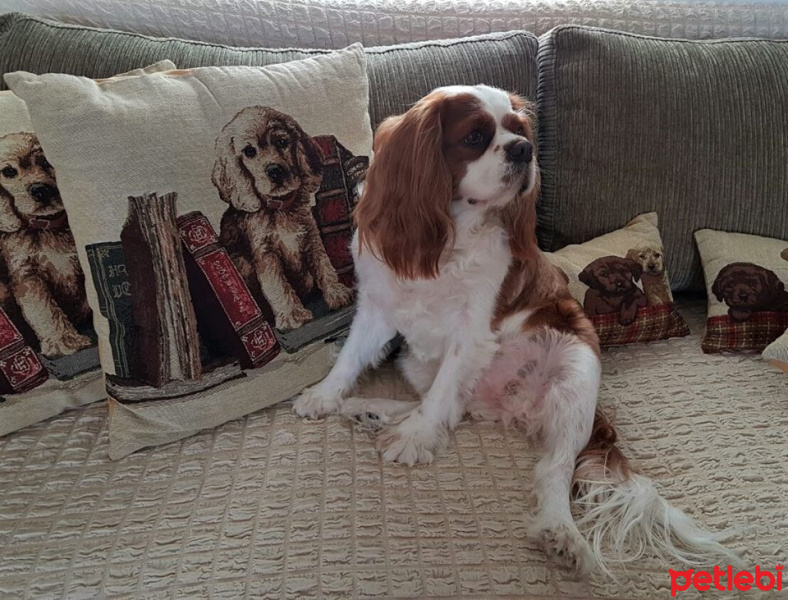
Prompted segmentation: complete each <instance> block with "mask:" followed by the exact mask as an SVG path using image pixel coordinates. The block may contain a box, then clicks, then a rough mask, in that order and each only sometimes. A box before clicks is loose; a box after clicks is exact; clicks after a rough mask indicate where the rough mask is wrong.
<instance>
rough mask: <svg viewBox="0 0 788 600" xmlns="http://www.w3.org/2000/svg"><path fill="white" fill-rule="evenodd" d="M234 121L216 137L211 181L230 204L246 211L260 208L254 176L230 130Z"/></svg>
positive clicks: (220, 195)
mask: <svg viewBox="0 0 788 600" xmlns="http://www.w3.org/2000/svg"><path fill="white" fill-rule="evenodd" d="M232 124H233V122H232V121H230V123H228V124H227V125H226V126H225V128H224V129H222V132H221V133H220V134H219V137H217V138H216V148H215V156H216V162H215V163H214V165H213V172H212V173H211V181H212V182H213V185H215V186H216V189H217V190H219V197H220V198H221V199H222V200H224V201H225V202H227V203H228V204H229V205H230V206H232V207H234V208H237V209H238V210H242V211H244V212H256V211H258V210H259V209H260V198H258V197H257V194H256V193H255V190H254V185H253V181H252V176H251V175H250V174H249V173H248V172H247V170H246V169H245V168H244V166H243V165H242V164H241V156H240V153H239V152H236V149H235V146H234V144H233V136H232V135H231V132H230V126H231V125H232Z"/></svg>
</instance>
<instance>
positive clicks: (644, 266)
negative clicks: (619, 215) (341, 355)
mask: <svg viewBox="0 0 788 600" xmlns="http://www.w3.org/2000/svg"><path fill="white" fill-rule="evenodd" d="M548 258H549V259H550V261H551V262H552V263H553V264H555V265H556V266H558V267H559V268H560V269H561V270H562V271H563V272H564V273H565V274H566V275H567V277H568V278H569V290H570V291H571V293H572V295H573V296H574V297H575V299H576V300H577V301H578V302H580V303H581V304H582V305H583V308H584V309H585V311H586V313H587V314H588V316H589V317H590V318H591V321H592V322H593V323H594V326H595V327H596V329H597V333H598V334H599V341H600V343H601V344H602V345H603V346H614V345H620V344H635V343H639V342H652V341H655V340H662V339H665V338H671V337H681V336H685V335H688V334H689V328H688V327H687V324H686V323H685V322H684V319H683V318H682V317H681V315H680V314H679V313H678V312H677V311H676V309H675V306H674V304H673V295H672V294H671V291H670V283H669V281H668V275H667V271H666V270H665V257H664V254H663V252H662V239H661V237H660V235H659V229H658V227H657V215H656V213H649V214H645V215H640V216H638V217H636V218H635V219H633V220H632V221H630V222H629V223H628V224H627V225H626V226H625V227H624V228H622V229H619V230H617V231H614V232H612V233H608V234H607V235H603V236H600V237H598V238H594V239H593V240H590V241H588V242H586V243H585V244H579V245H572V246H567V247H566V248H563V249H561V250H559V251H558V252H555V253H552V254H548Z"/></svg>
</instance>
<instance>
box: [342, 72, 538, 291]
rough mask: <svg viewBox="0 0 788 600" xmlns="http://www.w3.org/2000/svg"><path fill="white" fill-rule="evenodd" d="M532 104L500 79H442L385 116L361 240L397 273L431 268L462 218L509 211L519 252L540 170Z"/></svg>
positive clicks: (433, 271) (421, 273)
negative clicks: (462, 82) (495, 84)
mask: <svg viewBox="0 0 788 600" xmlns="http://www.w3.org/2000/svg"><path fill="white" fill-rule="evenodd" d="M530 115H531V112H530V110H529V106H528V104H527V103H526V102H525V100H523V99H522V98H520V97H519V96H515V95H513V94H509V93H507V92H505V91H503V90H499V89H496V88H492V87H488V86H484V85H477V86H450V87H443V88H438V89H436V90H434V91H433V92H431V93H430V94H428V95H427V96H425V97H424V98H422V99H421V100H419V101H418V102H417V103H416V104H415V105H414V106H413V107H412V108H411V109H410V110H408V111H407V112H406V113H405V114H402V115H398V116H394V117H390V118H388V119H386V120H385V121H384V122H383V123H381V125H380V127H378V130H377V132H376V134H375V160H374V161H373V162H372V164H371V165H370V167H369V171H367V175H366V180H365V182H364V192H363V195H362V197H361V200H360V202H359V205H358V207H357V209H356V213H355V218H356V224H357V225H358V231H359V237H360V242H361V244H362V246H369V247H370V249H371V250H372V251H373V252H375V253H376V254H377V255H378V256H379V257H380V258H381V259H382V260H383V261H384V262H385V263H386V264H387V265H388V266H389V267H390V268H391V269H392V270H393V271H394V272H395V273H396V274H397V275H399V276H401V277H405V278H429V277H434V276H436V275H437V274H438V272H439V267H440V259H441V256H442V255H443V253H444V251H445V250H446V248H447V247H450V246H451V244H452V242H453V236H454V230H455V222H456V221H457V220H458V219H476V218H480V219H482V218H487V216H488V215H490V216H494V215H496V214H500V215H502V220H503V221H504V224H505V225H506V227H507V229H508V230H509V233H510V236H509V244H510V247H511V250H512V253H513V254H514V255H515V256H516V257H517V258H520V257H522V256H524V255H525V254H526V253H527V250H526V247H527V244H528V243H529V240H530V239H531V236H532V234H533V228H534V223H535V208H534V207H535V203H536V194H537V187H538V183H539V174H538V169H537V161H536V149H535V147H534V135H533V132H532V128H531V117H530Z"/></svg>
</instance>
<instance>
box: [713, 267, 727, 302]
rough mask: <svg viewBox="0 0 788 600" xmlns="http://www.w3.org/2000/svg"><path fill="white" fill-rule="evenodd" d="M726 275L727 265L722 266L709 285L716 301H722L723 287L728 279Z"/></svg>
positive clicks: (723, 296) (723, 295)
mask: <svg viewBox="0 0 788 600" xmlns="http://www.w3.org/2000/svg"><path fill="white" fill-rule="evenodd" d="M728 277H729V275H728V267H723V268H722V270H721V271H720V272H719V273H718V274H717V278H716V279H715V280H714V283H713V284H712V286H711V293H712V294H714V296H715V297H716V298H717V302H722V300H723V298H725V291H724V289H723V288H724V287H725V284H726V283H727V281H728Z"/></svg>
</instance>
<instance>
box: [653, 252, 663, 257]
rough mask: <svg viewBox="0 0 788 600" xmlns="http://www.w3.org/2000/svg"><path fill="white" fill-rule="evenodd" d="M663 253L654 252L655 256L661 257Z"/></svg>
mask: <svg viewBox="0 0 788 600" xmlns="http://www.w3.org/2000/svg"><path fill="white" fill-rule="evenodd" d="M661 257H662V255H661V254H660V253H659V252H655V253H654V258H661Z"/></svg>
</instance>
